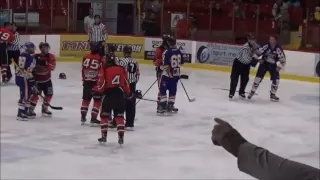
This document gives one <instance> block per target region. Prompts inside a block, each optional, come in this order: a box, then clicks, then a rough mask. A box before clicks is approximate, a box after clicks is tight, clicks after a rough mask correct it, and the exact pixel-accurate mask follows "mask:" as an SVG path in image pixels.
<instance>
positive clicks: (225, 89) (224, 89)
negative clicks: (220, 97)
mask: <svg viewBox="0 0 320 180" xmlns="http://www.w3.org/2000/svg"><path fill="white" fill-rule="evenodd" d="M212 89H215V90H223V91H230V89H227V88H212ZM236 92H239V91H236ZM245 93H246V94H250V93H249V92H245ZM254 95H258V94H257V93H254Z"/></svg>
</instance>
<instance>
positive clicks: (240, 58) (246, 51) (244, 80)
mask: <svg viewBox="0 0 320 180" xmlns="http://www.w3.org/2000/svg"><path fill="white" fill-rule="evenodd" d="M256 49H258V44H257V43H256V39H255V37H254V36H252V35H251V34H250V35H248V36H247V43H245V44H244V45H243V46H242V48H241V49H240V52H239V53H238V54H237V56H236V59H235V60H234V62H233V65H232V70H231V77H230V78H231V82H230V91H229V98H230V99H232V98H233V96H234V94H235V92H236V88H237V85H238V80H239V76H240V89H239V96H240V97H241V98H246V95H245V89H246V86H247V84H248V82H249V73H250V66H251V65H253V66H255V64H256V63H257V60H253V59H254V58H253V57H252V56H253V55H254V52H255V50H256Z"/></svg>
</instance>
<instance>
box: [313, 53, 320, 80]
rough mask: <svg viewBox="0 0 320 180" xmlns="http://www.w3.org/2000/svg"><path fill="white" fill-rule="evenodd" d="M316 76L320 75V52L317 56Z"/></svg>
mask: <svg viewBox="0 0 320 180" xmlns="http://www.w3.org/2000/svg"><path fill="white" fill-rule="evenodd" d="M314 77H320V54H316V56H315V69H314Z"/></svg>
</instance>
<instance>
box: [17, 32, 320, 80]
mask: <svg viewBox="0 0 320 180" xmlns="http://www.w3.org/2000/svg"><path fill="white" fill-rule="evenodd" d="M27 41H31V42H33V43H35V44H36V46H38V44H40V42H44V41H46V42H49V43H50V46H51V52H52V53H54V54H55V55H56V56H57V60H58V61H64V62H77V61H79V62H81V61H82V56H83V55H84V54H86V53H88V52H89V45H88V41H87V35H77V34H76V35H22V36H21V44H23V43H24V42H27ZM106 43H110V44H113V45H115V46H116V49H117V54H118V55H120V56H121V54H122V53H121V51H122V48H123V47H124V46H125V45H130V46H132V48H133V57H134V58H136V59H138V60H139V63H141V64H152V59H153V57H154V50H155V49H156V48H157V47H158V46H159V45H160V44H161V39H160V38H154V37H135V36H109V39H108V40H107V42H106ZM177 46H178V48H179V49H180V50H181V51H182V52H183V54H184V59H185V60H186V61H187V63H186V64H185V65H184V67H190V68H197V69H204V70H213V71H221V72H230V71H231V66H232V62H233V60H234V58H235V56H236V54H237V53H238V51H239V49H240V47H241V46H239V45H234V44H225V43H216V42H200V41H191V40H178V41H177ZM285 55H286V58H287V63H286V67H285V68H284V69H283V70H282V71H281V78H283V79H292V80H299V81H307V82H315V83H319V75H318V74H319V70H317V68H318V69H319V53H315V52H301V51H291V50H285ZM255 70H256V69H252V71H251V74H252V75H254V74H255ZM317 72H318V74H317Z"/></svg>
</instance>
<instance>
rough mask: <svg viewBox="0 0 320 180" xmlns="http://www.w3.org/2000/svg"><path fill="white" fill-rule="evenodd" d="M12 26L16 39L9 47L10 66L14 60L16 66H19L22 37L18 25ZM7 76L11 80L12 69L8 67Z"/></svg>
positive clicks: (13, 24)
mask: <svg viewBox="0 0 320 180" xmlns="http://www.w3.org/2000/svg"><path fill="white" fill-rule="evenodd" d="M11 25H12V26H11V27H12V31H13V33H14V39H13V41H12V42H11V43H9V45H8V60H9V65H10V64H11V63H12V59H13V60H14V62H15V63H16V64H18V60H19V57H20V35H19V33H18V31H17V25H16V24H15V23H12V24H11ZM7 76H8V79H11V77H12V73H11V69H10V67H8V70H7Z"/></svg>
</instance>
